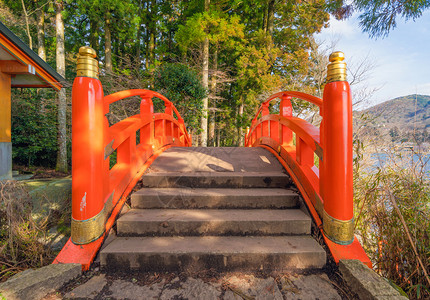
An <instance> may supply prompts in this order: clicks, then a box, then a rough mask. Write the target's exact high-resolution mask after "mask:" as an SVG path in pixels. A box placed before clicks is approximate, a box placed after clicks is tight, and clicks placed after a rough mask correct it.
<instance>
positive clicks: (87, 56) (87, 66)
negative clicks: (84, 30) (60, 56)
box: [76, 46, 99, 79]
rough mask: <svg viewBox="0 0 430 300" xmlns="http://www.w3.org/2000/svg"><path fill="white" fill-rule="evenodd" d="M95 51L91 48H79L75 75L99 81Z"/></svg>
mask: <svg viewBox="0 0 430 300" xmlns="http://www.w3.org/2000/svg"><path fill="white" fill-rule="evenodd" d="M96 57H97V54H96V51H95V50H94V49H93V48H91V47H87V46H84V47H81V48H79V55H78V64H77V66H76V69H77V75H78V76H80V77H91V78H96V79H99V62H98V61H97V59H96Z"/></svg>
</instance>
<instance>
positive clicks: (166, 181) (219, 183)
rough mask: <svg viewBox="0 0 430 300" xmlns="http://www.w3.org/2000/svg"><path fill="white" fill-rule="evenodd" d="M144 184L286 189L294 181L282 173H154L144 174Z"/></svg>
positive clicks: (150, 185) (166, 186)
mask: <svg viewBox="0 0 430 300" xmlns="http://www.w3.org/2000/svg"><path fill="white" fill-rule="evenodd" d="M142 184H143V186H144V187H158V188H168V187H191V188H262V187H264V188H268V187H272V188H285V187H289V186H291V184H292V181H291V179H290V176H288V175H287V174H284V173H281V172H247V173H244V172H195V173H179V172H178V173H173V172H166V173H164V172H163V173H158V172H157V173H156V172H154V173H146V174H144V175H143V177H142Z"/></svg>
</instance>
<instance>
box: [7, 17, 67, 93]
mask: <svg viewBox="0 0 430 300" xmlns="http://www.w3.org/2000/svg"><path fill="white" fill-rule="evenodd" d="M0 69H1V71H2V72H3V73H8V74H11V75H12V80H11V84H12V87H37V88H39V87H40V88H43V87H50V88H54V89H56V90H60V89H61V88H62V87H63V86H64V85H65V83H66V80H65V79H64V78H63V77H62V76H61V75H60V74H58V73H57V72H56V71H55V70H54V69H53V68H52V67H51V66H50V65H48V64H47V63H46V62H45V61H44V60H43V59H41V58H40V57H39V55H37V54H36V53H35V52H34V51H33V50H31V49H30V47H28V46H27V45H26V44H25V43H24V42H23V41H22V40H21V39H20V38H19V37H17V36H16V35H15V34H14V33H13V32H12V31H10V30H9V29H8V28H7V27H6V26H5V25H4V24H3V23H1V22H0Z"/></svg>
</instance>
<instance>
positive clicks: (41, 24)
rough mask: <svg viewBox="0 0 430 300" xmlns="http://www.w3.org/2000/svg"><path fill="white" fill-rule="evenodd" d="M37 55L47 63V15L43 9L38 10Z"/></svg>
mask: <svg viewBox="0 0 430 300" xmlns="http://www.w3.org/2000/svg"><path fill="white" fill-rule="evenodd" d="M36 18H37V54H39V56H40V58H41V59H43V60H45V61H46V49H45V13H44V11H43V9H42V8H41V9H38V10H37V15H36Z"/></svg>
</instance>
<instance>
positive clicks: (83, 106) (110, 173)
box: [54, 48, 191, 270]
mask: <svg viewBox="0 0 430 300" xmlns="http://www.w3.org/2000/svg"><path fill="white" fill-rule="evenodd" d="M81 49H82V48H81ZM84 50H85V51H83V54H81V53H80V54H81V56H82V55H86V56H87V58H86V59H85V60H82V61H83V62H84V63H86V62H88V61H89V60H90V59H91V58H89V57H88V56H91V55H92V53H93V52H92V51H91V50H92V49H90V50H88V48H86V49H84ZM80 52H81V50H80ZM94 58H95V55H94ZM84 63H82V64H81V65H80V66H79V67H78V77H76V78H75V81H74V83H73V89H72V225H71V227H72V233H71V238H70V240H69V241H68V242H67V244H66V245H65V247H64V248H63V249H62V250H61V252H60V253H59V255H58V256H57V258H56V259H55V261H54V263H80V264H81V265H82V267H83V269H84V270H87V269H88V268H89V266H90V264H91V262H92V261H93V259H94V257H95V255H96V253H97V251H98V249H99V248H100V247H101V245H102V243H103V240H104V238H105V236H106V234H107V233H108V232H109V230H110V228H111V227H112V225H113V224H114V220H115V218H116V216H117V214H118V213H119V211H120V209H121V207H122V205H123V204H124V202H125V200H126V198H127V195H128V193H130V192H131V190H132V188H133V187H134V185H135V184H136V183H137V181H138V180H139V179H140V177H141V176H142V174H143V172H144V171H145V170H146V169H147V168H148V167H149V165H150V164H151V162H152V161H153V160H154V159H155V157H156V156H157V155H159V154H160V153H161V152H162V151H164V150H165V149H167V148H169V147H171V146H184V147H187V146H191V137H190V136H189V135H188V133H187V130H186V127H185V124H184V120H183V119H182V117H181V116H180V114H179V112H178V111H177V109H176V108H175V107H174V105H173V104H172V102H171V101H170V100H168V99H167V98H166V97H164V96H163V95H161V94H159V93H157V92H154V91H150V90H144V89H134V90H126V91H121V92H117V93H114V94H111V95H108V96H106V97H104V95H103V88H102V84H101V82H100V81H99V80H98V78H97V74H96V73H95V71H94V65H96V63H94V62H93V63H91V64H90V67H88V69H86V66H85V65H83V64H84ZM79 75H81V76H79ZM132 96H140V97H141V102H140V113H139V114H137V115H135V116H131V117H128V118H126V119H124V120H121V121H120V122H118V123H116V124H114V125H112V126H109V122H108V119H107V117H106V114H107V113H109V105H110V104H112V103H114V102H116V101H119V100H122V99H125V98H128V97H132ZM152 98H159V99H161V100H163V101H164V104H165V110H164V112H163V113H154V107H153V103H152ZM174 113H175V114H176V117H177V119H176V118H175V116H174ZM112 157H114V158H116V162H115V163H114V164H113V166H110V162H111V161H110V160H111V158H112Z"/></svg>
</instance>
